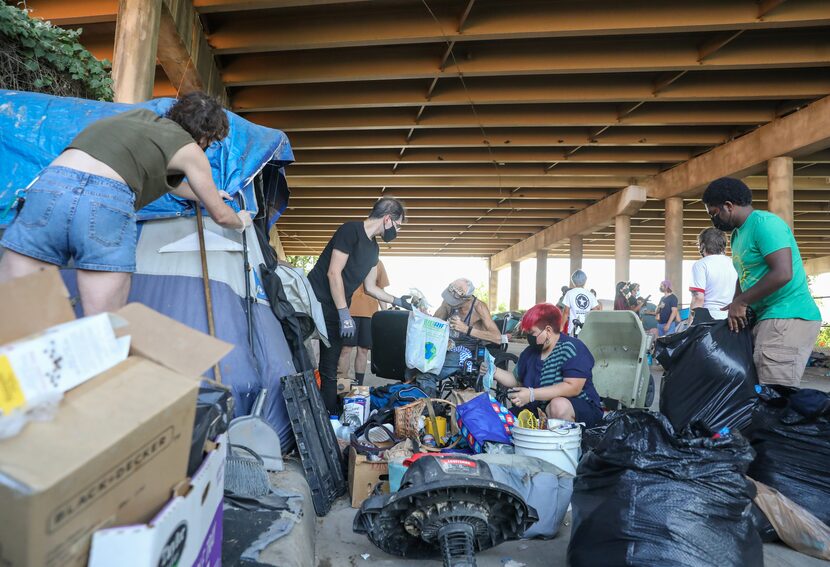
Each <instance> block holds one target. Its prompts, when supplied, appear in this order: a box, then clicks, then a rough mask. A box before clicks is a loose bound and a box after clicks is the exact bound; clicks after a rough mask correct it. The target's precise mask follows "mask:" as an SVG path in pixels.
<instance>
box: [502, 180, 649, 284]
mask: <svg viewBox="0 0 830 567" xmlns="http://www.w3.org/2000/svg"><path fill="white" fill-rule="evenodd" d="M645 202H646V191H645V189H643V188H642V187H638V186H636V185H631V186H629V187H626V188H625V189H624V190H622V191H620V192H619V193H615V194H614V195H611V196H610V197H606V198H605V199H603V200H601V201H599V202H598V203H596V204H594V205H591V206H590V207H587V208H585V209H583V210H581V211H579V212H578V213H576V214H573V215H571V216H569V217H568V218H566V219H564V220H562V221H560V222H558V223H556V224H554V225H552V226H550V227H548V228H546V229H545V230H543V231H541V232H539V233H537V234H535V235H533V236H532V237H530V238H528V239H526V240H523V241H522V242H520V243H519V244H516V245H514V246H511V247H510V248H508V249H507V250H504V251H502V252H499V253H498V254H495V255H494V256H493V257H492V259H491V261H490V265H491V266H493V267H494V269H499V268H501V267H502V266H505V265H507V264H509V263H510V262H514V261H519V260H523V259H525V258H528V257H530V256H531V255H533V254H535V252H536V250H539V249H541V248H550V247H551V246H553V245H554V244H557V243H559V242H561V241H563V240H566V239H568V238H570V237H571V236H574V235H577V234H590V233H591V232H593V231H594V230H596V229H598V228H601V227H604V226H608V225H609V224H610V223H611V222H613V220H614V218H615V217H616V216H618V215H626V216H630V215H633V214H634V213H636V212H637V211H639V210H640V207H642V206H643V204H644V203H645Z"/></svg>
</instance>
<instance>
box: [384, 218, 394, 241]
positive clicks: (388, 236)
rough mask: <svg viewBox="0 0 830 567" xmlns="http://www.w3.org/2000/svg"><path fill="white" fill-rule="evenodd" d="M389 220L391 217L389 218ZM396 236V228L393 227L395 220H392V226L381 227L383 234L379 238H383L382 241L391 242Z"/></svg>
mask: <svg viewBox="0 0 830 567" xmlns="http://www.w3.org/2000/svg"><path fill="white" fill-rule="evenodd" d="M390 220H391V219H390ZM397 236H398V229H397V228H395V221H392V226H390V227H389V228H384V229H383V234H382V235H381V238H383V241H384V242H392V241H393V240H395V238H397Z"/></svg>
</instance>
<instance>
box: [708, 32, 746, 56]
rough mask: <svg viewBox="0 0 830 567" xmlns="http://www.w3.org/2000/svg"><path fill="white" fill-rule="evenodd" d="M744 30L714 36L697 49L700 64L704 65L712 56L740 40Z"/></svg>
mask: <svg viewBox="0 0 830 567" xmlns="http://www.w3.org/2000/svg"><path fill="white" fill-rule="evenodd" d="M742 33H744V30H734V31H728V32H724V33H719V34H717V35H715V36H712V37H711V38H709V39H708V40H706V41H705V42H703V43H701V44H700V46H698V48H697V61H698V63H703V61H704V60H705V59H706V58H707V57H709V56H710V55H714V54H715V53H716V52H717V51H719V50H721V49H723V48H724V47H726V46H727V45H728V44H730V43H731V42H732V41H734V40H735V39H737V38H738V36H740V35H741V34H742Z"/></svg>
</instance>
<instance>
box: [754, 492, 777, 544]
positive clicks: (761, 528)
mask: <svg viewBox="0 0 830 567" xmlns="http://www.w3.org/2000/svg"><path fill="white" fill-rule="evenodd" d="M752 523H753V524H754V525H755V529H756V530H757V531H758V535H759V536H761V541H762V542H764V543H774V542H776V541H778V534H777V533H776V532H775V528H773V527H772V524H771V523H770V521H769V520H768V519H767V516H766V514H764V512H763V510H761V509H760V508H759V507H758V505H757V504H756V503H755V502H753V503H752Z"/></svg>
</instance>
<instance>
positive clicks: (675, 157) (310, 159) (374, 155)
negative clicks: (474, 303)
mask: <svg viewBox="0 0 830 567" xmlns="http://www.w3.org/2000/svg"><path fill="white" fill-rule="evenodd" d="M293 149H294V158H295V165H299V164H317V165H333V164H392V163H395V162H397V161H398V158H399V155H398V151H397V150H395V149H394V148H391V149H389V148H375V149H350V148H347V147H344V148H337V149H331V150H298V149H297V148H293ZM566 151H567V150H566V149H564V148H558V147H552V148H544V147H520V148H503V147H502V148H491V149H490V150H489V151H488V149H487V148H484V147H481V148H410V149H409V150H408V151H407V153H406V155H405V156H404V159H403V160H402V161H403V162H404V163H411V164H416V163H417V164H449V163H453V162H454V163H479V164H481V163H486V164H489V165H490V166H492V164H493V160H494V159H495V161H496V162H504V163H539V164H545V163H550V162H551V161H565V160H567V161H568V163H574V164H580V163H621V162H628V163H677V162H681V161H686V160H688V159H690V158H691V157H693V156H694V155H695V152H694V150H692V149H691V148H688V147H672V146H652V147H645V148H641V147H636V146H620V147H608V146H605V147H598V148H586V149H585V150H584V151H583V152H582V153H580V154H576V155H574V156H571V157H567V158H566V156H565V152H566ZM292 167H293V166H292Z"/></svg>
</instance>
